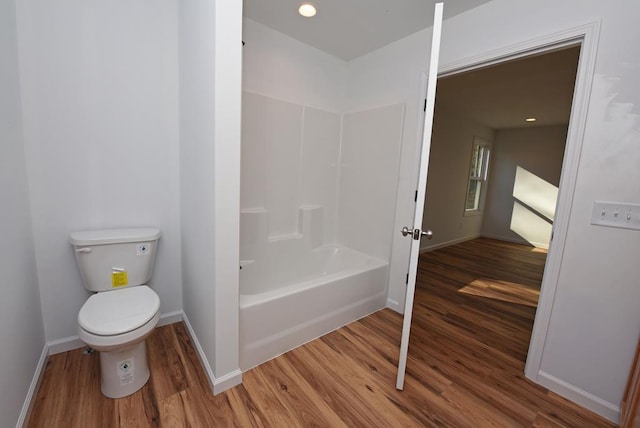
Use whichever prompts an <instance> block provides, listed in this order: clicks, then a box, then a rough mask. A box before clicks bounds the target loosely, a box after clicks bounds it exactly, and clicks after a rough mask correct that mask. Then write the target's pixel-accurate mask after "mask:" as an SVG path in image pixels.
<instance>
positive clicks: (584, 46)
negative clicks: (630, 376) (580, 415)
mask: <svg viewBox="0 0 640 428" xmlns="http://www.w3.org/2000/svg"><path fill="white" fill-rule="evenodd" d="M599 34H600V21H595V22H589V23H587V24H584V25H581V26H578V27H573V28H570V29H567V30H563V31H559V32H556V33H552V34H549V35H546V36H543V37H538V38H535V39H531V40H527V41H524V42H521V43H518V44H515V45H511V46H506V47H504V48H501V49H497V50H493V51H489V52H486V53H483V54H480V55H478V56H474V57H469V58H466V59H463V60H460V61H456V62H453V63H449V64H444V65H443V66H442V67H441V68H440V72H439V73H438V78H441V77H446V76H451V75H454V74H458V73H462V72H467V71H471V70H474V69H478V68H483V67H487V66H489V65H494V64H498V63H501V62H505V61H511V60H514V59H518V58H522V57H527V56H530V55H536V54H540V53H545V52H550V51H553V50H557V49H561V48H564V47H569V46H581V49H580V56H579V61H578V68H577V73H576V82H575V86H574V95H573V102H572V104H571V116H570V119H569V127H568V132H567V142H566V146H565V153H564V160H563V163H562V173H561V176H560V183H559V186H558V188H559V192H558V200H557V207H556V216H555V220H554V224H553V232H552V241H551V242H550V244H549V253H548V257H547V260H546V263H545V269H544V275H543V278H542V284H541V287H540V298H539V300H538V307H537V310H536V315H535V320H534V325H533V330H532V334H531V341H530V342H529V351H528V354H527V361H526V365H525V376H526V377H527V378H529V379H530V380H532V381H534V382H536V383H539V384H541V385H543V386H545V387H547V388H548V389H550V390H553V391H555V392H557V393H559V394H560V395H564V396H565V397H569V398H571V399H572V400H574V401H576V402H578V403H580V404H583V405H587V407H591V406H592V405H593V403H588V404H591V406H589V405H588V404H587V403H583V401H584V398H582V399H581V397H580V396H578V395H576V393H575V392H574V391H572V390H570V389H568V388H567V387H566V386H564V385H562V384H561V383H559V382H556V381H555V379H552V378H551V377H549V376H546V375H545V373H544V372H542V371H541V370H540V367H541V363H542V356H543V352H544V345H545V342H546V338H547V334H548V333H549V324H550V320H551V314H552V311H553V302H554V299H555V295H556V291H557V288H558V280H559V276H560V269H561V266H562V258H563V254H564V248H565V240H566V237H567V231H568V229H569V219H570V217H571V205H572V203H573V196H574V193H575V187H576V180H577V175H578V166H579V161H580V153H581V152H582V143H583V139H584V131H585V127H586V123H587V113H588V106H589V99H590V96H591V86H592V82H593V78H594V74H595V64H596V54H597V49H598V39H599Z"/></svg>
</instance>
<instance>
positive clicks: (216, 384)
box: [181, 312, 242, 395]
mask: <svg viewBox="0 0 640 428" xmlns="http://www.w3.org/2000/svg"><path fill="white" fill-rule="evenodd" d="M181 315H182V321H183V322H184V325H186V326H187V331H188V332H189V336H191V341H192V342H193V346H194V347H195V348H196V352H197V354H198V357H199V358H200V364H202V367H203V368H204V372H205V374H206V375H207V380H208V381H209V386H210V387H211V390H212V391H213V394H214V395H216V394H219V393H221V392H223V391H226V390H227V389H229V388H233V387H234V386H236V385H240V384H241V383H242V372H241V371H240V368H238V369H237V370H234V371H232V372H231V373H227V374H225V375H223V376H221V377H219V378H218V379H216V377H215V375H214V374H213V369H212V368H211V365H210V364H209V360H208V359H207V356H206V355H205V354H204V351H203V349H202V346H200V342H199V341H198V337H197V336H196V333H195V331H194V330H193V327H191V323H190V322H189V318H187V314H185V313H184V312H182V314H181Z"/></svg>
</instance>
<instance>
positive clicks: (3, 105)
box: [0, 0, 45, 427]
mask: <svg viewBox="0 0 640 428" xmlns="http://www.w3.org/2000/svg"><path fill="white" fill-rule="evenodd" d="M15 17H16V14H15V4H14V1H13V0H3V1H2V2H0V57H2V58H3V60H2V67H0V94H2V95H1V96H0V140H2V144H0V200H2V201H3V202H2V211H1V214H0V220H1V222H0V236H2V239H0V272H2V283H3V284H4V285H5V287H4V290H3V296H2V298H1V299H0V314H1V316H2V322H0V343H2V352H0V426H3V427H9V426H15V425H16V423H17V421H18V417H19V415H20V410H21V407H22V405H23V402H24V400H25V397H26V395H27V390H28V389H29V383H30V382H31V379H32V378H33V377H34V372H35V370H36V366H37V364H38V359H39V357H40V355H41V353H42V350H43V347H44V344H45V342H44V329H43V325H42V315H41V311H40V296H39V292H38V277H37V274H36V263H35V250H34V246H33V234H32V230H31V212H30V207H29V189H28V185H27V172H26V164H25V157H24V145H23V136H22V117H21V112H20V89H19V84H20V81H19V74H18V52H17V44H16V43H17V41H16V19H15Z"/></svg>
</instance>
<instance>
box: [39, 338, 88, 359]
mask: <svg viewBox="0 0 640 428" xmlns="http://www.w3.org/2000/svg"><path fill="white" fill-rule="evenodd" d="M83 346H86V345H85V344H84V342H83V341H82V340H80V338H79V337H78V336H69V337H63V338H62V339H56V340H52V341H50V342H47V347H48V348H49V355H55V354H62V353H63V352H67V351H72V350H74V349H78V348H82V347H83Z"/></svg>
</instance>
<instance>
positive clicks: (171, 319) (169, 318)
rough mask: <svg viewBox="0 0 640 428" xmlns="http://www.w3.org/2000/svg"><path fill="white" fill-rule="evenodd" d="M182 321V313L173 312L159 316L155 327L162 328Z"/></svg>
mask: <svg viewBox="0 0 640 428" xmlns="http://www.w3.org/2000/svg"><path fill="white" fill-rule="evenodd" d="M183 319H184V312H182V311H173V312H167V313H166V314H162V315H160V321H158V325H157V327H162V326H165V325H169V324H175V323H177V322H180V321H182V320H183Z"/></svg>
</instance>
